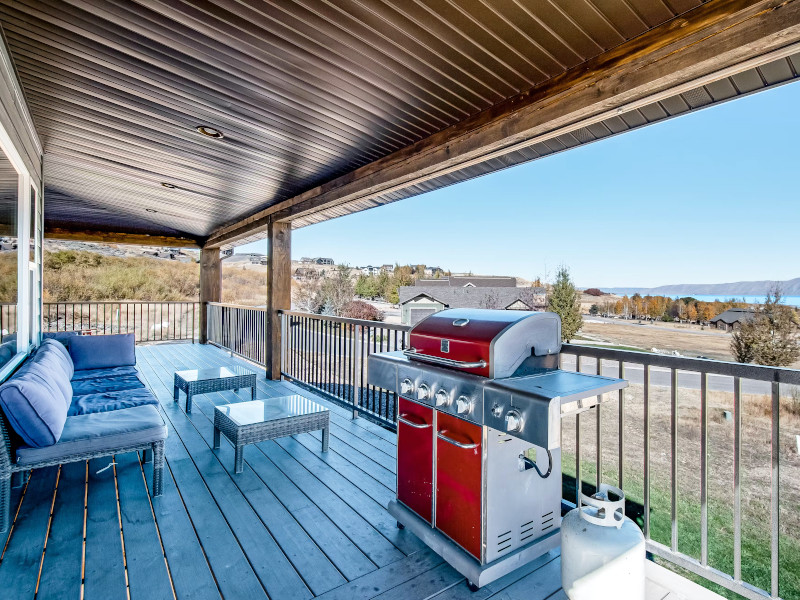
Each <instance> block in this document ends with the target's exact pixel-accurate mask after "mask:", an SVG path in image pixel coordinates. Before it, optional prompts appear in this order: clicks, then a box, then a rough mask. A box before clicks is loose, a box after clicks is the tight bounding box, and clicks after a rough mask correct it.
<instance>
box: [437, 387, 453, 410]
mask: <svg viewBox="0 0 800 600" xmlns="http://www.w3.org/2000/svg"><path fill="white" fill-rule="evenodd" d="M449 399H450V394H448V393H447V392H446V391H444V390H439V391H437V392H436V406H444V405H445V404H449V402H448V400H449Z"/></svg>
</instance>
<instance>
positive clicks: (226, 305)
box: [206, 302, 267, 312]
mask: <svg viewBox="0 0 800 600" xmlns="http://www.w3.org/2000/svg"><path fill="white" fill-rule="evenodd" d="M206 304H208V305H209V306H222V307H223V308H247V309H249V310H258V311H261V312H265V311H266V310H267V309H266V308H264V307H263V306H248V305H247V304H230V303H228V302H206Z"/></svg>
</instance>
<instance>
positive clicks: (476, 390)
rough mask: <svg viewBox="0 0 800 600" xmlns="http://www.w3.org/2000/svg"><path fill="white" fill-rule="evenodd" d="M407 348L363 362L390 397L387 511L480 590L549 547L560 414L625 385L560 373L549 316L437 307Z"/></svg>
mask: <svg viewBox="0 0 800 600" xmlns="http://www.w3.org/2000/svg"><path fill="white" fill-rule="evenodd" d="M409 344H410V347H409V348H407V349H406V350H403V351H400V352H386V353H379V354H372V355H371V356H370V357H369V363H368V382H369V383H370V384H371V385H375V386H378V387H381V388H384V389H387V390H391V391H393V392H395V393H396V394H397V395H398V397H399V398H398V414H399V417H398V433H397V435H398V450H397V498H396V499H395V500H392V501H391V502H390V503H389V507H388V508H389V512H390V513H391V514H392V515H393V516H394V517H395V518H396V519H397V521H398V526H401V527H407V528H408V529H409V530H411V531H412V532H413V533H414V534H415V535H417V536H419V537H420V538H421V539H422V540H423V541H424V542H425V543H426V544H427V545H428V546H430V547H431V548H432V549H433V550H434V551H436V552H437V553H438V554H440V555H441V556H442V557H443V558H444V559H445V560H446V561H447V562H449V563H450V564H451V565H452V566H453V567H454V568H455V569H457V570H458V571H459V572H461V573H462V574H463V575H465V576H466V577H467V579H468V580H469V582H470V585H471V586H473V587H476V588H477V587H481V586H483V585H485V584H487V583H489V582H491V581H494V580H495V579H497V578H498V577H501V576H502V575H505V574H506V573H509V572H511V571H512V570H514V569H516V568H518V567H520V566H522V565H524V564H526V563H528V562H530V561H531V560H533V559H535V558H536V557H538V556H540V555H541V554H543V553H545V552H547V551H549V550H551V549H553V548H555V547H557V546H558V544H559V542H560V536H559V527H560V522H561V511H560V509H561V451H560V447H561V418H562V416H564V415H566V414H574V413H577V412H581V411H584V410H588V409H589V408H591V407H593V406H595V405H596V404H597V403H598V402H599V401H601V400H600V397H601V395H602V394H604V393H606V392H611V391H616V390H619V389H622V388H624V387H626V386H627V382H626V381H624V380H622V379H614V378H609V377H602V376H599V375H589V374H583V373H574V372H568V371H562V370H560V369H559V368H558V358H559V357H558V355H559V352H560V350H561V321H560V319H559V317H558V315H556V314H554V313H536V312H524V311H504V310H480V309H452V310H443V311H440V312H438V313H435V314H433V315H430V316H429V317H427V318H425V319H423V320H422V321H420V322H419V323H418V324H417V325H416V326H415V327H414V328H413V329H412V330H411V332H410V334H409Z"/></svg>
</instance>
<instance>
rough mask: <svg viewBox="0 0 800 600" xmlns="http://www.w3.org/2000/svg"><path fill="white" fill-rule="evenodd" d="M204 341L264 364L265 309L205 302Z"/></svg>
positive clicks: (265, 353) (265, 352)
mask: <svg viewBox="0 0 800 600" xmlns="http://www.w3.org/2000/svg"><path fill="white" fill-rule="evenodd" d="M206 310H207V311H208V312H207V322H208V341H209V343H211V344H214V345H215V346H219V347H220V348H225V349H227V350H230V351H231V352H233V353H234V354H237V355H239V356H241V357H243V358H246V359H247V360H250V361H253V362H255V363H258V364H260V365H264V364H266V356H267V350H266V333H265V332H266V310H265V309H263V308H258V307H254V306H239V305H234V304H221V303H218V302H209V303H208V305H207V307H206Z"/></svg>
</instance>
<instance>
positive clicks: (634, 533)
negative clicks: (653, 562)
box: [561, 484, 646, 600]
mask: <svg viewBox="0 0 800 600" xmlns="http://www.w3.org/2000/svg"><path fill="white" fill-rule="evenodd" d="M609 492H612V493H613V494H614V495H616V496H618V497H619V500H615V501H612V500H609V496H608V493H609ZM645 560H646V557H645V543H644V535H643V534H642V531H641V530H640V529H639V527H638V526H637V525H636V523H634V522H633V521H631V520H630V519H629V518H628V517H626V516H625V496H624V494H623V492H622V490H620V489H618V488H615V487H612V486H610V485H606V484H601V485H600V491H599V492H598V493H597V494H595V495H594V496H586V495H584V494H581V502H580V505H579V506H578V508H575V509H573V510H571V511H570V512H569V513H567V515H566V516H565V517H564V519H563V520H562V521H561V585H562V587H563V588H564V592H565V593H566V594H567V597H568V598H569V599H570V600H587V599H589V598H591V599H592V600H596V599H597V598H599V597H600V596H601V595H602V593H603V592H613V594H614V598H615V600H644V588H645Z"/></svg>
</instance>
